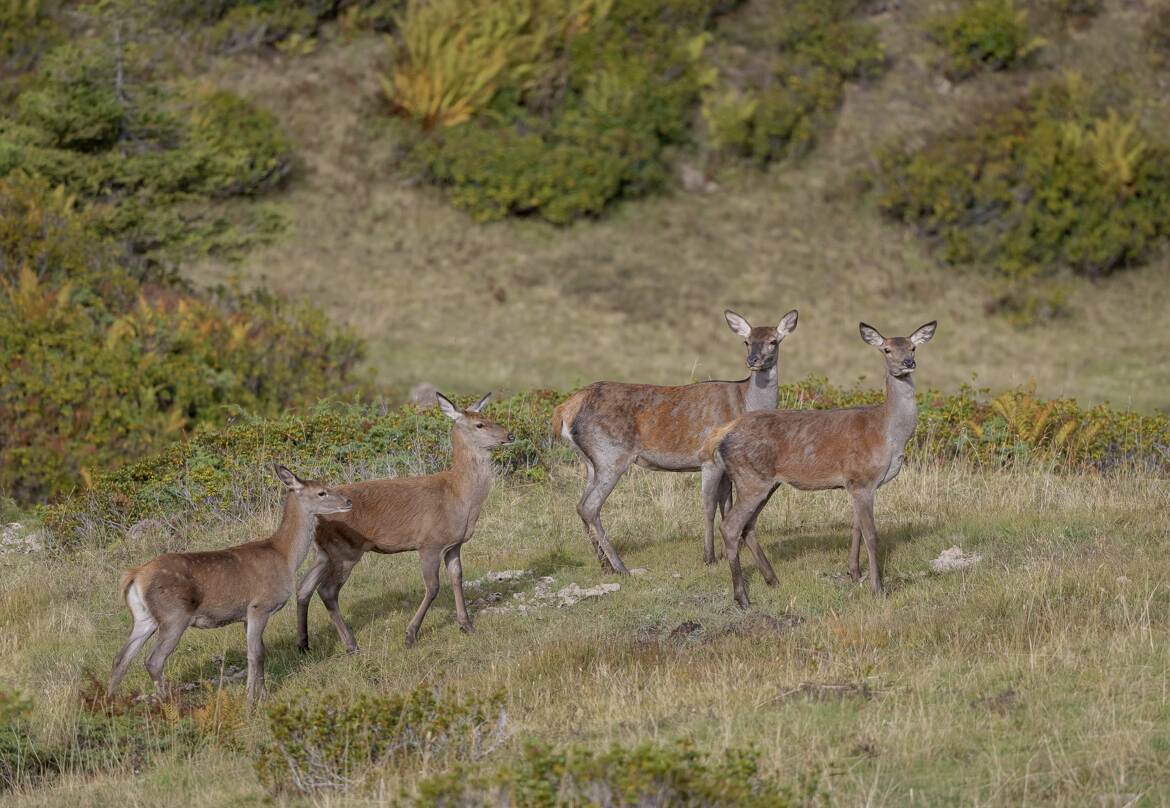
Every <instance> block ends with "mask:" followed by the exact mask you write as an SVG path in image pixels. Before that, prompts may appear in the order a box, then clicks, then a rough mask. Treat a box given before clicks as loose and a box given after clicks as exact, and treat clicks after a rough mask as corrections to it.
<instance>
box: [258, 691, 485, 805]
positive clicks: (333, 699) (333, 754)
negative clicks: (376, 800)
mask: <svg viewBox="0 0 1170 808" xmlns="http://www.w3.org/2000/svg"><path fill="white" fill-rule="evenodd" d="M505 719H506V715H505V713H504V708H503V697H502V696H501V695H497V696H494V697H492V698H489V699H475V698H472V699H467V700H460V699H458V698H456V697H454V696H450V695H444V696H441V695H440V694H439V693H438V692H437V691H435V690H433V689H431V688H430V687H428V686H426V685H420V686H419V687H418V688H417V689H416V690H415V691H414V692H412V693H408V694H406V695H399V696H370V695H363V696H358V697H357V698H356V699H354V700H352V701H349V700H343V699H342V698H341V697H339V696H326V697H324V698H322V699H319V700H316V701H311V702H310V701H308V700H307V699H302V700H301V701H299V702H295V703H285V704H278V705H276V706H275V707H272V708H271V709H269V711H268V729H269V734H270V736H271V739H270V740H269V741H268V742H267V743H265V744H264V745H263V747H261V749H260V751H259V753H258V754H257V756H256V760H255V767H256V772H257V774H258V775H259V777H260V781H261V782H262V783H264V785H266V786H267V787H269V788H270V789H272V790H273V791H295V792H299V793H301V794H313V793H315V792H319V791H331V790H333V791H335V790H339V789H346V788H350V787H353V786H356V785H359V784H360V783H361V782H362V780H363V778H364V777H365V776H366V775H367V774H368V773H369V772H370V771H371V770H372V769H374V768H377V767H385V766H400V767H402V766H416V765H418V764H419V763H421V762H424V761H425V762H426V764H427V765H428V766H438V767H447V766H452V765H454V764H456V763H458V762H460V761H474V760H477V759H479V758H480V757H482V756H483V755H486V754H487V753H489V752H491V751H492V749H494V748H495V747H496V746H497V745H498V744H499V743H500V742H501V741H502V740H503V737H504V731H505Z"/></svg>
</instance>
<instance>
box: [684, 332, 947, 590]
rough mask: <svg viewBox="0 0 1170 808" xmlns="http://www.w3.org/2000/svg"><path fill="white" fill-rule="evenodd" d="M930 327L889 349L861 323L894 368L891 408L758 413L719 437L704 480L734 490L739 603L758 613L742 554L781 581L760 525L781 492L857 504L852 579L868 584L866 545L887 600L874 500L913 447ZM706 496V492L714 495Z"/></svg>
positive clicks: (771, 580)
mask: <svg viewBox="0 0 1170 808" xmlns="http://www.w3.org/2000/svg"><path fill="white" fill-rule="evenodd" d="M936 325H937V323H936V322H934V321H931V322H929V323H927V324H926V325H924V326H921V327H920V328H918V329H917V330H916V331H915V332H914V333H912V334H911V335H910V336H908V337H891V338H890V339H886V338H885V337H883V336H882V335H881V334H879V333H878V331H877V329H875V328H872V327H871V326H868V325H866V324H865V323H861V325H860V329H861V338H862V339H863V340H865V341H866V342H867V343H869V344H870V345H872V346H874V347H875V348H877V349H878V350H879V351H881V352H882V355H883V357H884V359H885V363H886V400H885V402H884V403H882V404H879V405H877V406H871V407H850V408H847V409H835V410H772V411H769V412H752V413H748V414H746V415H743V416H741V417H740V418H737V419H736V420H735V421H733V422H732V423H730V424H728V425H727V426H726V427H724V428H723V429H720V430H719V431H718V432H717V433H716V434H715V435H714V436H712V438H711V439H710V441H708V443H707V445H706V446H705V447H704V450H703V454H704V461H703V475H704V476H705V477H707V476H711V477H718V476H723V475H726V476H727V477H729V478H730V480H731V483H732V485H733V486H734V489H735V504H734V505H732V507H731V510H730V511H729V512H728V513H727V514H726V516H725V517H724V519H723V524H722V531H723V543H724V547H725V549H726V551H727V561H728V564H729V566H730V567H731V581H732V587H733V590H734V594H735V600H736V602H737V603H738V604H739V605H740V606H741V607H743V608H745V609H746V608H747V607H748V606H749V605H750V604H749V601H748V596H747V590H746V589H745V588H744V583H743V573H742V571H741V570H740V566H739V548H740V545H741V544H745V543H746V544H747V546H748V548H749V549H750V550H751V551H752V554H753V555H754V556H755V558H756V564H757V565H758V566H759V567H760V571H761V573H762V574H763V576H764V580H765V581H766V582H767V583H768V585H769V586H775V585H776V573H775V572H774V571H773V570H772V565H771V564H770V563H768V557H767V556H766V555H764V551H763V549H762V548H761V547H760V544H759V542H758V541H757V540H756V537H755V531H754V527H755V523H756V519H757V518H758V517H759V515H760V511H762V510H763V509H764V506H765V505H767V504H768V500H769V499H770V498H771V496H772V492H774V491H775V490H776V488H777V487H779V486H780V484H781V483H788V484H789V485H791V486H792V487H793V488H798V489H800V490H802V491H822V490H826V489H832V488H844V489H845V490H846V491H848V492H849V496H850V497H851V498H852V500H853V544H852V546H851V547H850V550H849V575H850V577H851V578H853V580H854V581H859V580H861V569H860V560H859V555H860V545H861V539H862V538H863V537H864V539H865V549H866V554H867V555H868V556H869V582H870V586H871V587H872V588H873V591H874V593H875V594H880V593H881V591H882V581H881V574H880V572H879V570H878V559H877V528H876V527H875V525H874V518H873V501H874V494H875V492H876V491H877V489H878V488H879V487H880V486H883V485H885V484H886V483H888V482H889V481H890V480H892V479H894V478H895V477H897V476H898V472H899V471H901V469H902V462H903V459H904V457H905V454H904V453H905V450H906V443H907V442H908V441H909V440H910V438H911V436H912V435H913V434H914V429H915V426H916V425H917V423H918V400H917V398H916V397H915V392H914V379H913V377H912V374H913V373H914V371H915V369H916V368H917V363H916V362H915V360H914V351H915V349H916V348H917V347H918V346H919V345H922V344H923V343H926V342H929V341H930V339H931V338H932V337H933V336H934V331H935V327H936ZM706 488H707V487H706V486H705V487H704V490H705V491H706Z"/></svg>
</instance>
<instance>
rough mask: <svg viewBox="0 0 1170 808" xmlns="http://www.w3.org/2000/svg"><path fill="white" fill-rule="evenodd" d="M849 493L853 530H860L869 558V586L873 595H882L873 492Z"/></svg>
mask: <svg viewBox="0 0 1170 808" xmlns="http://www.w3.org/2000/svg"><path fill="white" fill-rule="evenodd" d="M850 493H851V494H852V496H853V513H854V518H855V520H856V523H857V528H855V530H857V529H860V531H861V537H862V538H863V539H865V553H866V555H867V556H868V558H869V585H870V588H871V589H872V590H873V593H874V594H875V595H880V594H882V576H881V571H880V570H879V569H878V557H877V525H876V524H875V523H874V518H873V492H872V491H865V490H861V491H852V492H850ZM850 562H851V563H853V562H854V559H852V558H851V559H850ZM858 577H860V574H859V576H858Z"/></svg>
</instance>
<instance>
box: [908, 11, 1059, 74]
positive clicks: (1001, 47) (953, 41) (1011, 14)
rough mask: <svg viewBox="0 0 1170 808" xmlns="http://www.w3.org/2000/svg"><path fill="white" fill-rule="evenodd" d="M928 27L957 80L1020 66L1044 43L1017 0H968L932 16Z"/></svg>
mask: <svg viewBox="0 0 1170 808" xmlns="http://www.w3.org/2000/svg"><path fill="white" fill-rule="evenodd" d="M928 30H929V32H930V35H931V38H932V39H933V40H934V41H935V42H936V43H937V44H938V46H939V48H940V50H941V51H942V68H943V71H944V72H945V73H946V75H947V77H948V78H951V79H955V80H958V79H964V78H968V77H970V76H972V75H974V74H975V73H978V72H980V71H981V70H1007V69H1009V68H1012V67H1016V66H1019V65H1021V64H1023V63H1025V62H1026V61H1027V59H1028V58H1029V57H1030V56H1031V55H1032V54H1034V53H1035V52H1036V51H1037V50H1038V49H1039V48H1040V47H1041V46H1042V45H1043V44H1044V43H1043V40H1041V39H1039V38H1038V37H1035V36H1033V34H1032V32H1031V29H1030V28H1029V26H1028V12H1027V11H1025V10H1023V9H1019V8H1017V7H1016V4H1015V0H969V2H966V3H965V5H964V6H963V7H962V8H961V9H959V10H958V11H955V12H953V13H950V14H942V15H939V16H937V17H934V18H932V19H931V20H930V22H929V24H928Z"/></svg>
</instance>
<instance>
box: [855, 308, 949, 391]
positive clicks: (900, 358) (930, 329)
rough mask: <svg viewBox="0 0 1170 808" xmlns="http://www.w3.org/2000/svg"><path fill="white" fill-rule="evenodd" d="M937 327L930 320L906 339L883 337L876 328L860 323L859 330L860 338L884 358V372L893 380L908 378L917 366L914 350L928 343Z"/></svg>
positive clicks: (934, 322) (935, 321)
mask: <svg viewBox="0 0 1170 808" xmlns="http://www.w3.org/2000/svg"><path fill="white" fill-rule="evenodd" d="M937 327H938V321H937V320H931V321H930V322H929V323H927V324H926V325H923V326H919V327H918V329H917V330H916V331H915V332H914V333H913V334H911V335H910V336H908V337H890V338H889V339H887V338H886V337H883V336H882V335H881V334H880V333H879V332H878V330H877V329H876V328H874V327H873V326H871V325H866V324H865V323H861V324H860V325H859V329H860V331H861V338H862V339H863V340H865V341H866V342H868V343H869V344H870V345H872V346H873V347H875V348H877V349H878V350H879V351H881V352H882V354H883V355H884V356H885V358H886V372H887V373H889V374H890V375H891V376H894V377H895V378H901V377H903V376H909V375H910V374H911V373H913V372H914V371H915V370H916V369H917V367H918V365H917V363H916V362H915V361H914V349H915V348H917V347H918V346H919V345H922V344H923V343H925V342H930V340H931V337H933V336H934V329H935V328H937Z"/></svg>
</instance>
